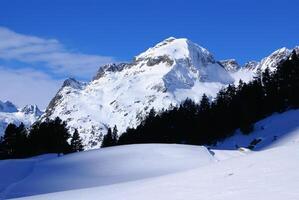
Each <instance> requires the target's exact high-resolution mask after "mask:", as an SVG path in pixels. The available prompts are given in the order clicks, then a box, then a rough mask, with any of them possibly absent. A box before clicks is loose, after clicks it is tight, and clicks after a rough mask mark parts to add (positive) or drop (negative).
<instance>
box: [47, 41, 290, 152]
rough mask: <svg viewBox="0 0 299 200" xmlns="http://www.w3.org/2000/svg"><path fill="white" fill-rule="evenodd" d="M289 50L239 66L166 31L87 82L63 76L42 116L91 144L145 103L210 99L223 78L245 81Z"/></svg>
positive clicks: (135, 116)
mask: <svg viewBox="0 0 299 200" xmlns="http://www.w3.org/2000/svg"><path fill="white" fill-rule="evenodd" d="M290 53H291V50H289V49H286V48H282V49H279V50H277V51H275V52H274V53H272V54H271V55H270V56H268V57H266V58H264V59H263V60H261V61H260V62H254V61H251V62H248V63H246V64H245V66H240V65H239V64H238V63H237V62H236V61H235V60H234V59H229V60H225V61H217V60H216V59H215V58H214V56H213V55H212V54H211V53H210V52H209V51H208V50H207V49H205V48H203V47H201V46H199V45H197V44H195V43H193V42H192V41H190V40H188V39H185V38H181V39H176V38H173V37H171V38H168V39H166V40H164V41H162V42H160V43H158V44H157V45H155V46H154V47H152V48H149V49H148V50H146V51H145V52H143V53H141V54H139V55H138V56H136V57H135V58H134V59H133V61H132V62H131V63H119V64H108V65H104V66H102V67H100V69H99V71H98V72H97V74H96V75H95V76H94V78H93V80H92V81H90V82H89V83H82V82H79V81H77V80H75V79H67V80H66V81H65V82H64V84H63V86H62V87H61V89H60V90H59V91H58V93H57V94H56V96H55V97H54V98H53V99H52V100H51V102H50V104H49V106H48V107H47V109H46V111H45V114H44V115H43V116H42V118H43V119H45V118H54V117H56V116H59V117H61V118H62V120H65V121H66V122H67V123H68V126H69V127H70V128H71V129H74V128H76V129H78V131H79V133H80V135H81V137H82V138H83V142H84V146H85V148H87V149H90V148H97V147H99V145H100V144H101V140H102V137H103V135H104V134H105V133H106V132H107V129H108V127H113V126H114V125H116V126H117V128H118V131H119V133H122V132H124V131H125V130H126V128H128V127H135V126H137V125H138V124H139V123H140V122H141V121H142V119H144V117H145V116H146V114H148V113H149V111H150V109H151V108H155V110H158V111H159V110H162V109H167V108H169V107H171V106H176V105H178V104H179V103H180V102H181V101H183V100H185V99H186V98H190V99H192V100H194V101H195V102H198V101H200V99H201V97H202V95H203V94H204V93H205V94H206V95H207V96H208V97H209V98H210V99H213V97H215V95H216V94H217V92H218V91H219V90H220V89H221V88H223V87H226V86H227V85H228V84H238V82H239V81H240V80H243V81H244V82H248V81H250V80H252V79H253V77H254V76H255V74H256V73H257V72H258V71H259V70H264V69H266V68H267V67H269V68H270V69H272V70H274V69H275V67H276V66H277V64H278V63H279V62H281V61H282V60H284V59H286V58H287V57H288V55H289V54H290Z"/></svg>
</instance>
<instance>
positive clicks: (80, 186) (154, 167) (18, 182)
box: [0, 110, 299, 200]
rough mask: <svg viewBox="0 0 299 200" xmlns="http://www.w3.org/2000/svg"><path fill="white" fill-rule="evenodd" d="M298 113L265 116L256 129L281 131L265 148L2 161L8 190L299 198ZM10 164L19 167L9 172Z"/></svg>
mask: <svg viewBox="0 0 299 200" xmlns="http://www.w3.org/2000/svg"><path fill="white" fill-rule="evenodd" d="M298 118H299V110H292V111H288V112H286V113H282V114H275V115H273V116H270V117H268V118H266V119H264V120H262V121H260V122H258V123H257V124H256V126H257V127H261V126H263V127H264V128H263V129H262V130H261V129H260V128H257V129H256V131H255V132H254V133H253V136H257V135H261V136H263V137H264V136H266V137H269V138H271V137H272V136H273V135H279V137H277V139H276V140H275V141H273V140H269V142H267V144H266V143H265V144H263V145H261V147H263V148H257V149H260V151H245V152H244V151H240V150H227V149H225V148H226V147H225V146H223V147H222V148H223V149H225V150H221V148H219V149H211V150H210V151H208V150H207V149H205V148H203V147H200V146H189V145H171V144H165V145H161V144H146V145H126V146H119V147H112V148H106V149H100V150H93V151H87V152H82V153H76V154H72V155H69V156H64V157H60V158H57V157H56V158H52V159H47V158H45V159H44V160H38V161H37V160H36V159H41V158H33V159H25V160H8V161H0V169H1V170H0V175H1V177H4V181H3V179H2V182H1V183H2V185H0V186H1V188H2V192H1V194H2V197H14V196H23V195H31V194H38V193H45V192H54V191H61V192H55V193H49V194H43V195H37V196H30V197H28V198H24V199H43V200H44V199H98V198H101V199H105V200H118V199H124V200H126V199H128V200H135V199H136V200H139V199H144V200H152V199H156V200H164V199H176V200H185V199H188V200H193V199H194V200H198V199H209V200H226V199H231V200H239V199H240V198H241V199H242V200H256V199H260V200H264V199H271V200H281V199H288V200H297V199H299V191H298V187H299V172H298V170H297V169H298V168H299V151H298V148H299V140H298V138H299V129H298V127H299V121H298ZM287 122H289V124H288V123H287ZM272 132H274V133H272ZM247 137H248V136H247ZM249 137H250V136H249ZM242 141H245V139H242ZM247 141H250V139H248V138H247ZM265 141H266V140H265ZM244 144H245V145H246V143H244ZM270 147H271V148H270ZM228 148H229V146H228ZM262 149H263V150H262ZM22 162H23V163H22ZM30 162H31V163H34V164H30ZM14 163H19V164H18V165H17V164H14ZM22 165H24V167H22V168H21V167H20V166H22ZM8 166H14V168H15V169H16V168H17V167H20V170H16V171H17V172H18V173H16V174H14V173H11V174H13V176H11V175H10V176H6V174H7V173H5V170H4V169H9V167H8ZM12 170H14V169H12ZM1 173H2V174H1ZM5 186H7V187H5ZM75 188H77V189H75ZM62 190H66V191H62Z"/></svg>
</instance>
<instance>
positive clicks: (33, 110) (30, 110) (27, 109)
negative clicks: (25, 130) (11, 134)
mask: <svg viewBox="0 0 299 200" xmlns="http://www.w3.org/2000/svg"><path fill="white" fill-rule="evenodd" d="M21 112H23V113H24V114H26V115H31V114H33V115H35V116H41V115H42V114H43V112H42V111H40V109H39V108H38V107H37V105H35V104H34V105H26V106H24V107H23V108H22V109H21Z"/></svg>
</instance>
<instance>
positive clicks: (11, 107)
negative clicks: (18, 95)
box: [0, 101, 18, 113]
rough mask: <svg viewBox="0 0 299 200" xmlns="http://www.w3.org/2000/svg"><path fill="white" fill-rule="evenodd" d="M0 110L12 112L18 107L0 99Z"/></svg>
mask: <svg viewBox="0 0 299 200" xmlns="http://www.w3.org/2000/svg"><path fill="white" fill-rule="evenodd" d="M0 112H8V113H12V112H18V109H17V107H16V106H15V105H14V104H13V103H11V102H10V101H5V102H2V101H0Z"/></svg>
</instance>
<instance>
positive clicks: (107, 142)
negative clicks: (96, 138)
mask: <svg viewBox="0 0 299 200" xmlns="http://www.w3.org/2000/svg"><path fill="white" fill-rule="evenodd" d="M113 130H114V131H113V132H114V133H116V134H117V129H113ZM115 131H116V132H115ZM113 132H112V131H111V128H108V131H107V134H106V135H105V136H104V138H103V141H102V145H101V148H104V147H110V146H115V145H116V144H117V138H116V137H115V136H114V133H113Z"/></svg>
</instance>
